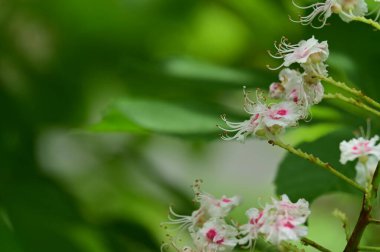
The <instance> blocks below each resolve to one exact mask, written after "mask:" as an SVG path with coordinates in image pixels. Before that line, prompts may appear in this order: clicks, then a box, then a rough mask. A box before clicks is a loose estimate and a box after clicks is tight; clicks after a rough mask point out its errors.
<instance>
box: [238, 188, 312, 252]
mask: <svg viewBox="0 0 380 252" xmlns="http://www.w3.org/2000/svg"><path fill="white" fill-rule="evenodd" d="M309 215H310V209H309V203H308V202H307V201H306V200H304V199H300V200H298V201H297V202H296V203H292V202H291V201H290V200H289V198H288V196H286V195H282V196H281V199H280V200H275V199H273V204H267V205H266V206H265V208H264V209H263V210H261V211H260V210H258V209H256V208H252V209H249V210H248V211H247V216H248V217H249V222H248V223H247V224H245V225H242V226H241V227H240V234H241V235H243V237H242V238H241V239H240V240H239V243H240V244H247V246H249V247H250V246H251V245H252V240H255V239H257V238H258V237H259V236H263V237H264V238H265V239H266V240H267V241H269V242H271V243H273V244H276V245H278V244H280V243H281V242H282V241H290V240H293V241H298V240H300V238H302V237H304V236H306V235H307V227H306V226H304V224H305V222H306V220H307V218H308V217H309Z"/></svg>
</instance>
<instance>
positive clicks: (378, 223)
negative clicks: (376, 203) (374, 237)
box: [369, 218, 380, 225]
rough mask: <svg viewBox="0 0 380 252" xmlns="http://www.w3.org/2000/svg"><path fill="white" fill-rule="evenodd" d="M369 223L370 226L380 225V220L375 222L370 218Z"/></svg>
mask: <svg viewBox="0 0 380 252" xmlns="http://www.w3.org/2000/svg"><path fill="white" fill-rule="evenodd" d="M369 222H370V223H372V224H377V225H380V220H376V219H373V218H370V219H369Z"/></svg>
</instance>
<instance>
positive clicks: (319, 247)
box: [301, 237, 331, 252]
mask: <svg viewBox="0 0 380 252" xmlns="http://www.w3.org/2000/svg"><path fill="white" fill-rule="evenodd" d="M301 241H302V243H303V244H305V245H306V246H311V247H313V248H315V249H317V250H319V251H322V252H331V250H329V249H327V248H325V247H323V246H322V245H320V244H318V243H316V242H315V241H312V240H310V239H308V238H306V237H304V238H302V239H301Z"/></svg>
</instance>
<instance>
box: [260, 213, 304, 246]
mask: <svg viewBox="0 0 380 252" xmlns="http://www.w3.org/2000/svg"><path fill="white" fill-rule="evenodd" d="M303 224H304V223H303V222H300V221H299V220H297V219H293V218H292V217H288V216H282V215H278V216H277V215H273V216H269V217H268V218H267V222H265V225H264V226H263V227H262V232H263V233H264V234H265V239H266V240H267V241H269V242H271V243H273V244H276V245H278V244H280V243H281V242H282V241H299V240H300V239H301V238H302V237H305V236H306V235H307V231H308V230H307V227H306V226H303Z"/></svg>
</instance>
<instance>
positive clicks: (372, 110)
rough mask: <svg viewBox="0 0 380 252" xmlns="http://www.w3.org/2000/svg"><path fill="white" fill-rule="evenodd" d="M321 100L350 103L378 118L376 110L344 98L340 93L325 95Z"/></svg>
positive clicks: (349, 98) (354, 100)
mask: <svg viewBox="0 0 380 252" xmlns="http://www.w3.org/2000/svg"><path fill="white" fill-rule="evenodd" d="M323 98H326V99H338V100H341V101H344V102H347V103H350V104H352V105H354V106H356V107H358V108H362V109H364V110H366V111H368V112H371V113H373V114H375V115H377V116H379V117H380V111H377V110H376V109H373V108H371V107H369V106H367V105H366V104H364V103H363V102H361V101H358V100H356V99H354V98H352V97H346V96H344V95H342V94H340V93H335V94H325V95H324V96H323Z"/></svg>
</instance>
